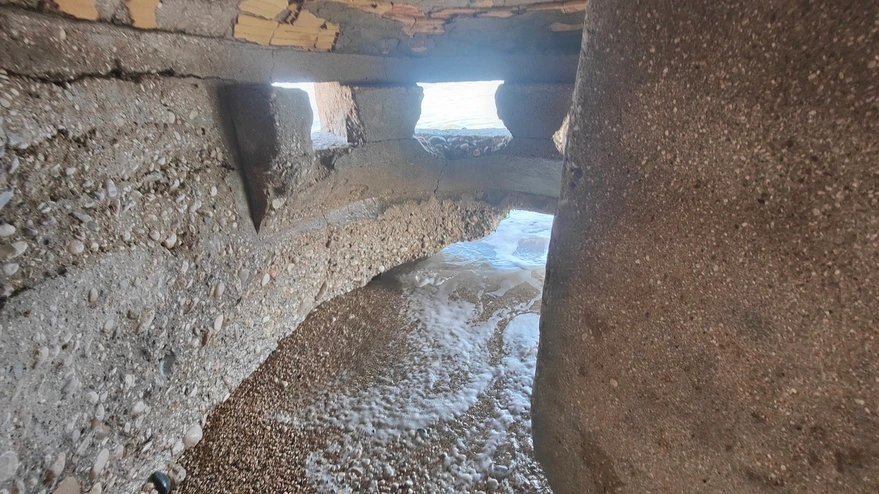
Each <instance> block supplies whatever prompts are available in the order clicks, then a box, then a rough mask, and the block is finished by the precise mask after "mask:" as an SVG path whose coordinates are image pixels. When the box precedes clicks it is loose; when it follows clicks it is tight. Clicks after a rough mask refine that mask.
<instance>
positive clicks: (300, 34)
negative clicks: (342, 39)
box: [233, 0, 339, 51]
mask: <svg viewBox="0 0 879 494" xmlns="http://www.w3.org/2000/svg"><path fill="white" fill-rule="evenodd" d="M246 1H247V0H246ZM252 7H253V4H251V5H249V6H248V7H247V8H248V9H251V10H257V9H252ZM258 10H259V12H260V15H265V16H268V17H269V18H263V17H256V16H254V15H251V14H250V13H242V14H241V15H239V16H238V22H236V23H235V29H234V33H233V35H234V36H235V38H237V39H241V40H245V41H250V42H252V43H258V44H261V45H266V46H295V47H298V48H304V49H306V50H323V51H330V50H332V49H333V47H334V46H335V44H336V39H337V38H338V35H339V25H338V24H333V23H332V22H327V21H326V19H321V18H319V17H317V16H316V15H314V14H312V13H311V12H309V11H307V10H301V9H300V8H299V7H298V5H296V4H291V5H290V6H289V7H288V6H287V5H286V4H285V5H284V8H283V9H281V10H280V11H278V12H275V13H274V14H273V11H274V10H275V9H274V8H263V6H259V8H258ZM284 11H287V12H286V14H285V12H284ZM282 14H285V15H284V22H278V21H276V20H274V19H275V18H277V17H278V16H280V15H282Z"/></svg>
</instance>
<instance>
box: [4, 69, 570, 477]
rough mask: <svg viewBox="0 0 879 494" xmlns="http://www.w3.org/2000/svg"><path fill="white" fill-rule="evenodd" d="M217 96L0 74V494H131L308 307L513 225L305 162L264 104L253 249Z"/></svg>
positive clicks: (459, 193) (304, 148) (385, 170)
mask: <svg viewBox="0 0 879 494" xmlns="http://www.w3.org/2000/svg"><path fill="white" fill-rule="evenodd" d="M220 89H221V88H220V87H219V86H218V83H216V82H213V81H204V80H199V79H192V78H178V77H169V76H164V77H162V76H147V77H141V78H138V79H137V80H124V79H115V78H109V79H104V78H91V77H84V78H82V79H81V80H78V81H77V82H72V83H69V84H64V85H56V84H52V83H48V82H41V81H38V80H35V79H29V78H23V77H18V76H10V75H8V74H5V73H0V98H2V99H0V140H2V141H0V144H2V146H0V166H2V172H0V193H2V195H0V198H4V200H6V199H5V198H8V201H7V202H5V204H4V206H3V207H2V209H0V219H2V221H0V223H2V224H3V225H2V229H3V230H2V234H3V238H2V239H0V248H2V255H3V260H2V261H3V264H2V269H3V274H2V290H3V293H2V295H3V298H2V304H3V307H2V310H0V362H2V374H0V403H2V404H3V405H2V407H0V408H2V412H3V413H2V416H0V428H2V429H0V455H2V458H0V488H7V489H12V490H13V491H14V490H15V489H19V490H21V489H25V490H26V491H27V492H39V491H41V490H42V489H46V490H47V491H48V492H52V490H53V489H54V488H55V487H56V486H57V485H59V482H61V481H64V480H66V481H67V484H66V485H68V486H69V485H71V484H72V483H74V482H75V483H78V484H79V485H80V486H81V487H82V488H83V489H84V490H85V491H89V490H90V489H95V490H93V491H92V492H99V490H100V489H103V490H104V491H105V492H133V491H134V490H136V489H138V488H139V486H140V484H141V483H142V482H143V481H144V480H145V479H146V477H147V476H148V475H149V474H150V472H152V471H153V470H156V469H163V468H165V464H166V463H167V462H169V461H172V460H173V459H174V458H176V457H177V456H179V454H180V453H181V452H182V450H183V448H184V445H185V441H184V437H185V434H186V433H187V431H190V432H192V434H190V439H191V440H194V439H195V438H196V437H197V434H195V432H196V431H197V429H198V426H199V425H200V424H201V422H202V421H203V420H204V417H205V414H206V413H207V411H208V410H209V409H210V408H211V407H212V406H213V405H215V404H216V403H218V402H220V401H221V400H223V399H224V397H226V396H227V395H228V393H229V391H230V390H231V389H232V388H234V387H235V386H236V385H237V384H238V383H239V382H240V381H241V380H242V379H243V378H244V377H246V376H247V375H248V374H249V373H250V372H252V371H253V370H254V369H255V367H256V366H257V365H258V364H259V363H260V362H262V361H263V360H264V359H265V357H266V356H267V355H268V354H269V353H270V352H271V351H272V350H273V349H274V348H275V345H276V342H277V341H278V339H279V338H281V337H283V336H284V335H286V334H289V332H290V331H292V330H293V329H294V328H295V327H296V326H297V324H299V322H301V321H302V319H303V318H304V317H305V315H306V314H307V313H308V312H309V311H310V310H311V309H312V308H313V307H315V306H316V305H317V304H319V303H320V302H322V301H324V300H327V299H329V298H330V297H332V296H334V295H337V294H340V293H344V292H346V291H348V290H351V289H353V288H355V287H358V286H362V285H363V284H365V283H366V282H368V281H369V280H370V279H371V278H372V277H373V276H374V275H376V274H378V273H380V272H382V271H384V270H386V269H389V268H390V267H392V266H394V265H397V264H400V263H403V262H406V261H409V260H413V259H416V258H419V257H422V256H425V255H428V254H431V253H433V252H436V251H437V250H438V249H439V248H441V247H442V246H443V245H446V244H448V243H451V242H454V241H458V240H461V239H465V238H474V237H479V236H482V235H485V234H487V233H488V232H489V231H490V230H491V229H492V228H493V226H494V225H495V224H496V222H497V221H498V220H499V218H500V217H501V216H502V214H503V213H504V211H506V209H507V208H509V207H510V205H512V204H514V202H510V199H508V198H506V197H505V195H504V194H503V193H501V192H498V193H495V194H493V195H492V194H488V195H486V194H485V193H483V192H480V191H478V190H476V189H475V188H473V187H472V186H471V187H470V189H469V191H464V190H461V189H460V188H459V189H455V190H448V191H447V193H443V192H439V193H437V189H438V188H439V187H438V184H439V180H440V177H441V172H442V169H443V167H444V165H443V162H440V163H439V166H437V167H433V168H431V167H428V168H426V169H425V168H424V166H426V165H425V164H424V163H421V164H418V162H416V163H415V164H412V163H410V162H409V161H407V160H409V157H408V155H404V156H397V157H392V158H386V159H373V160H369V159H367V158H366V157H363V156H367V155H357V154H353V153H363V151H361V150H358V149H356V148H355V149H354V150H343V151H340V152H341V153H342V155H341V156H336V157H335V158H330V159H326V157H324V159H323V160H322V159H320V158H318V157H315V156H314V155H313V154H310V153H311V143H310V137H309V135H308V131H307V129H308V127H309V122H310V110H309V109H308V104H307V100H306V98H305V96H304V93H301V92H300V91H297V90H275V92H274V93H272V92H271V91H269V92H268V93H267V94H269V99H268V100H267V101H268V103H269V108H270V112H271V113H270V116H271V118H270V119H269V120H268V122H269V125H270V126H273V127H272V129H270V130H273V131H274V132H275V133H277V136H280V137H281V138H282V139H283V141H284V142H283V143H281V144H280V146H279V149H278V153H277V154H276V155H274V156H272V157H271V163H269V165H270V166H269V167H268V168H267V170H268V173H269V174H270V175H271V176H272V179H271V180H270V181H269V182H268V183H269V184H271V186H270V187H269V188H268V189H261V190H263V191H264V192H266V194H267V195H266V201H267V202H266V204H267V205H268V208H267V212H266V215H265V217H264V219H263V220H262V224H261V228H260V232H259V234H257V233H256V231H255V229H254V226H253V223H252V221H251V214H250V211H249V209H248V201H247V200H246V199H247V198H246V194H245V188H244V187H243V185H242V183H241V175H239V173H238V171H237V170H236V165H238V166H241V163H240V161H241V160H240V158H241V155H240V154H239V153H237V152H236V150H235V149H232V148H230V146H229V143H228V141H224V138H223V136H224V132H223V131H224V120H223V119H222V118H221V117H222V115H223V112H221V111H219V108H221V104H222V100H221V99H219V98H218V96H217V95H218V94H220V93H221V91H220ZM306 117H308V118H306ZM303 122H305V123H304V124H303ZM395 142H396V141H393V142H389V143H388V146H392V147H391V149H394V148H393V146H397V145H398V144H395ZM402 142H416V141H414V140H412V139H408V140H404V141H402ZM375 149H379V147H376V148H375ZM238 151H240V150H238ZM379 151H381V150H380V149H379ZM421 152H422V153H424V155H425V156H429V155H427V152H426V151H424V150H423V149H422V150H421ZM303 153H304V154H303ZM379 155H381V156H387V153H386V152H385V153H384V154H382V153H381V152H380V153H379ZM352 156H361V158H358V159H356V160H354V161H349V162H350V163H352V166H343V163H344V161H345V160H346V159H347V160H351V159H352V158H351V157H352ZM233 158H236V159H233ZM334 161H335V162H337V164H338V167H335V166H334V165H333V163H334ZM406 166H408V167H409V168H408V169H409V170H420V171H418V172H417V173H416V174H415V175H412V174H411V173H405V170H406V169H407V168H406ZM555 173H558V168H557V169H556V172H555ZM376 176H381V177H383V179H382V180H381V181H373V179H374V178H375V177H376ZM411 176H418V177H421V178H420V179H419V180H422V182H419V183H424V184H427V185H425V186H424V187H415V186H413V185H412V184H413V182H412V180H413V179H412V178H411ZM279 180H280V182H279ZM279 184H280V185H282V186H279ZM7 192H8V193H11V195H10V194H7ZM489 196H490V197H489ZM479 198H482V200H480V199H479ZM489 198H490V199H491V201H492V204H489V203H488V202H486V200H485V199H489ZM543 201H544V203H546V202H547V201H548V199H546V198H544V199H543Z"/></svg>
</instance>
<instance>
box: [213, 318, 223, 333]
mask: <svg viewBox="0 0 879 494" xmlns="http://www.w3.org/2000/svg"><path fill="white" fill-rule="evenodd" d="M224 319H225V317H224V316H223V314H220V315H219V316H217V318H216V319H214V332H216V333H219V332H220V330H221V329H223V320H224Z"/></svg>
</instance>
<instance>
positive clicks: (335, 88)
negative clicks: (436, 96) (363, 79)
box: [315, 82, 424, 144]
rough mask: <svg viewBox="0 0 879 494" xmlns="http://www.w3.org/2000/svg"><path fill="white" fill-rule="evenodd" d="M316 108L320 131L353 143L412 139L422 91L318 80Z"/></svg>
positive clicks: (403, 87) (410, 86)
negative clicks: (321, 126)
mask: <svg viewBox="0 0 879 494" xmlns="http://www.w3.org/2000/svg"><path fill="white" fill-rule="evenodd" d="M315 86H316V91H315V92H316V95H317V107H318V113H319V114H320V120H321V123H322V125H323V130H325V131H327V132H332V133H333V134H336V135H338V136H340V137H344V138H346V139H347V140H348V142H350V143H352V144H360V143H363V142H378V141H388V140H398V139H411V138H412V136H413V135H414V134H415V124H416V123H417V122H418V118H419V117H421V99H422V98H423V97H424V91H423V90H422V89H421V87H420V86H417V85H415V84H412V85H406V86H365V85H359V86H358V85H347V84H339V83H336V82H324V83H318V84H316V85H315Z"/></svg>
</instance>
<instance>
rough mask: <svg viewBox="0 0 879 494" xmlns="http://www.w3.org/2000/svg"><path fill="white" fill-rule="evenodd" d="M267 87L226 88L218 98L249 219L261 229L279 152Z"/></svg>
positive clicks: (218, 92) (219, 112)
mask: <svg viewBox="0 0 879 494" xmlns="http://www.w3.org/2000/svg"><path fill="white" fill-rule="evenodd" d="M271 98H272V88H271V86H268V85H256V84H252V85H226V86H221V87H219V88H218V90H217V94H216V99H215V101H216V106H217V112H218V114H219V116H220V123H221V126H222V129H223V137H224V140H225V141H226V147H227V148H228V149H229V151H230V155H231V159H232V161H233V163H234V165H235V168H237V169H238V173H239V174H240V175H241V182H242V183H243V185H244V193H245V195H246V196H247V206H248V208H249V209H250V219H251V220H252V221H253V227H254V228H255V229H256V231H257V232H259V227H260V225H261V224H262V221H263V219H264V218H265V216H266V212H267V211H268V206H269V197H268V187H269V186H268V180H267V179H268V176H269V174H270V171H271V167H272V162H273V161H274V160H275V158H277V156H278V154H279V152H280V146H279V144H278V136H277V133H276V129H275V122H274V117H273V112H272V102H271Z"/></svg>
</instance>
